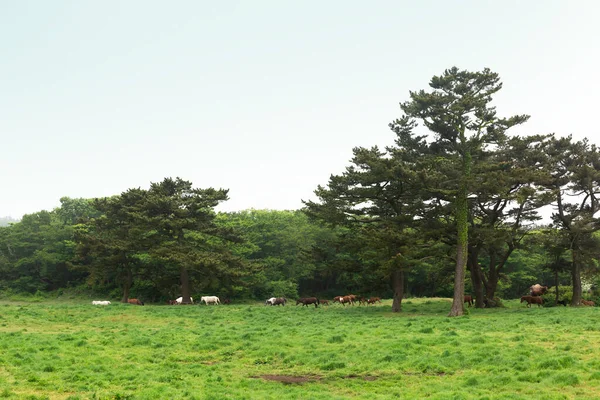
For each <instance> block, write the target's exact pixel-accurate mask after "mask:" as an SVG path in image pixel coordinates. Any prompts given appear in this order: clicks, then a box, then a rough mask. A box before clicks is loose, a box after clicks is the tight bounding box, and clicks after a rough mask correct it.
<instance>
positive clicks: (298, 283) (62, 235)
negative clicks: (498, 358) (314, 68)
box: [0, 179, 570, 302]
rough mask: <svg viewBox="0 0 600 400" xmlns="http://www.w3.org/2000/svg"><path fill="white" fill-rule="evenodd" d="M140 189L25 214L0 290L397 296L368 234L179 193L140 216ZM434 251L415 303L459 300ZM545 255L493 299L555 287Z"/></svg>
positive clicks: (537, 253)
mask: <svg viewBox="0 0 600 400" xmlns="http://www.w3.org/2000/svg"><path fill="white" fill-rule="evenodd" d="M165 182H168V183H169V184H172V183H174V182H180V183H184V182H182V181H178V180H175V181H174V180H170V179H167V180H165ZM165 182H163V183H162V184H164V183H165ZM162 184H158V185H155V186H156V187H158V186H160V185H162ZM185 184H186V185H187V183H185ZM132 191H133V192H136V193H137V195H140V196H141V195H142V194H144V193H145V194H147V195H148V196H149V197H150V196H151V195H150V194H149V192H150V191H140V190H139V189H134V190H132ZM132 191H128V192H126V193H123V194H122V195H120V196H115V197H112V198H109V199H71V198H67V197H65V198H62V199H61V206H60V207H59V208H57V209H55V210H53V211H50V212H48V211H40V212H38V213H34V214H29V215H25V216H24V217H23V219H22V221H20V222H18V223H15V224H13V225H11V226H10V227H3V228H0V290H6V289H10V290H11V291H13V292H26V293H35V292H37V291H41V292H45V291H57V290H59V289H63V288H80V289H85V288H89V289H93V290H95V291H96V292H103V293H105V294H106V295H108V296H110V298H111V299H122V298H123V297H124V295H126V296H127V297H136V298H142V299H144V301H149V302H165V301H166V300H167V299H171V298H175V297H178V296H179V295H181V293H182V282H181V279H182V271H185V272H186V274H187V279H188V281H187V284H188V285H189V290H190V294H191V295H192V296H196V297H199V296H200V295H206V294H216V295H219V296H222V297H229V298H232V299H265V298H268V297H271V296H285V297H289V298H296V297H298V296H305V295H317V296H319V297H322V298H332V297H333V296H335V295H339V294H347V293H351V292H352V293H357V294H361V295H379V296H384V297H386V298H390V297H391V296H392V289H391V285H390V284H391V278H392V277H391V276H390V273H389V271H388V269H387V267H386V264H385V254H383V253H382V252H381V251H379V250H378V249H377V247H376V244H375V242H374V240H376V238H375V237H373V236H372V235H371V233H369V232H365V231H363V230H359V229H355V230H352V229H349V228H346V227H331V226H326V225H324V224H323V223H322V222H320V221H315V220H312V219H310V218H309V217H308V216H307V215H306V213H304V212H302V211H300V210H297V211H275V210H246V211H240V212H231V213H215V212H213V211H212V209H211V208H210V207H208V208H206V209H203V210H197V211H198V214H197V215H196V216H195V217H192V216H191V215H190V214H189V213H188V212H189V211H191V210H190V209H186V207H185V206H184V205H183V204H182V203H180V201H181V200H183V199H185V200H186V201H188V200H189V197H188V196H187V195H185V194H183V193H169V195H165V197H162V198H160V199H158V198H155V199H152V200H151V201H150V199H148V202H147V203H141V204H139V205H138V206H139V207H140V208H138V206H135V202H133V201H132V202H130V203H129V205H127V204H123V203H124V202H126V199H127V198H129V196H130V195H131V193H132ZM137 200H138V201H140V202H141V201H142V197H139V198H138V199H137ZM142 205H144V206H147V207H148V209H147V210H145V211H144V209H143V208H141V206H142ZM144 213H146V214H144ZM183 225H186V228H183ZM531 236H532V238H533V237H538V236H542V231H536V232H535V233H533V234H532V235H531ZM531 243H533V241H532V242H531ZM383 244H385V241H384V242H383V243H382V244H380V246H382V245H383ZM438 246H440V247H441V248H443V247H444V245H443V244H439V245H438ZM438 250H439V249H435V248H432V249H431V251H432V252H437V254H436V255H435V257H431V258H430V259H427V260H425V261H423V262H421V263H420V264H419V265H418V266H417V265H415V266H414V267H411V268H407V271H406V273H407V279H406V281H405V283H404V284H405V291H406V293H407V294H408V295H410V296H419V297H421V296H443V297H448V296H451V295H452V290H453V285H452V283H453V282H452V278H453V276H452V270H453V259H452V257H451V256H449V255H448V254H444V251H442V252H439V251H438ZM432 255H433V253H432ZM547 256H548V255H547V254H546V250H545V249H544V247H543V245H542V244H541V243H539V244H531V245H528V246H526V249H524V250H516V251H515V252H514V253H513V255H512V256H511V259H510V260H509V261H508V262H507V264H506V267H505V271H504V273H503V275H502V277H501V279H500V281H499V287H498V291H497V295H498V296H500V297H507V298H514V297H518V296H520V295H522V294H524V293H525V292H526V291H527V289H528V287H529V286H530V285H531V283H532V282H553V280H554V277H553V272H552V271H551V270H549V269H546V266H547ZM184 276H185V274H184ZM559 281H560V282H561V283H563V284H566V285H568V284H570V278H569V275H568V273H565V272H561V273H560V274H559ZM467 287H468V289H467V290H468V291H469V290H470V283H469V282H468V281H467ZM0 293H1V292H0Z"/></svg>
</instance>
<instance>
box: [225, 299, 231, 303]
mask: <svg viewBox="0 0 600 400" xmlns="http://www.w3.org/2000/svg"><path fill="white" fill-rule="evenodd" d="M223 304H231V300H230V299H225V300H223Z"/></svg>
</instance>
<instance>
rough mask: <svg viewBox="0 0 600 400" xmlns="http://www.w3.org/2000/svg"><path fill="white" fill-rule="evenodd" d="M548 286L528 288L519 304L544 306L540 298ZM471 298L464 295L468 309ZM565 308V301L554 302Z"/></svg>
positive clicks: (588, 301)
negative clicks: (527, 293) (526, 293)
mask: <svg viewBox="0 0 600 400" xmlns="http://www.w3.org/2000/svg"><path fill="white" fill-rule="evenodd" d="M549 288H550V286H542V285H540V284H539V283H536V284H535V285H532V286H531V287H529V295H526V296H522V297H521V303H527V304H526V307H529V308H531V305H532V304H537V306H538V307H543V306H544V298H543V297H542V296H543V295H544V294H546V293H548V289H549ZM473 300H474V299H473V297H472V296H470V295H465V298H464V302H465V303H468V304H469V307H471V306H472V305H473ZM559 304H560V305H563V306H565V307H566V306H567V300H559V301H557V302H556V305H559ZM581 305H583V306H590V307H593V306H595V303H594V302H593V301H591V300H585V299H582V300H581Z"/></svg>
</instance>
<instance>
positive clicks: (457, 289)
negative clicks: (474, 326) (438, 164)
mask: <svg viewBox="0 0 600 400" xmlns="http://www.w3.org/2000/svg"><path fill="white" fill-rule="evenodd" d="M470 161H471V160H470V154H468V153H467V154H466V155H465V160H464V161H463V162H464V165H463V172H464V176H463V182H462V183H461V186H460V188H459V192H458V195H457V196H456V230H457V234H458V235H457V241H456V269H455V271H454V298H453V299H452V308H451V309H450V313H449V314H448V316H449V317H458V316H460V315H463V314H464V313H465V305H464V302H465V269H466V266H467V258H468V256H469V255H468V248H467V246H468V244H469V221H468V217H469V204H468V198H467V184H466V180H467V177H468V176H469V174H470V166H471V163H470Z"/></svg>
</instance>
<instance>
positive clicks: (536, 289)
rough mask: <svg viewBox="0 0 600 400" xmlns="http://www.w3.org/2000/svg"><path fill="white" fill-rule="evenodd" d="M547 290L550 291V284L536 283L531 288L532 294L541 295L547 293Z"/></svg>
mask: <svg viewBox="0 0 600 400" xmlns="http://www.w3.org/2000/svg"><path fill="white" fill-rule="evenodd" d="M546 292H548V286H542V285H540V284H539V283H536V284H535V285H533V286H531V287H530V288H529V294H531V295H532V296H541V295H543V294H546Z"/></svg>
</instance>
